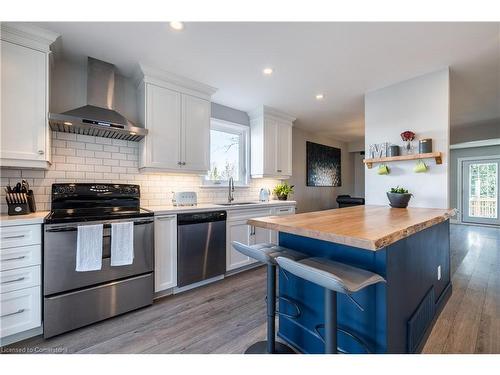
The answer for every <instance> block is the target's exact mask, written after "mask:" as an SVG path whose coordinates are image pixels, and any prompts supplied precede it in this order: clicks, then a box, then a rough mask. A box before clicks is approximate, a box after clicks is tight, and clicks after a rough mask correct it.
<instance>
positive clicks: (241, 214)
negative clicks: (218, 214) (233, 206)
mask: <svg viewBox="0 0 500 375" xmlns="http://www.w3.org/2000/svg"><path fill="white" fill-rule="evenodd" d="M270 215H272V211H271V209H270V208H267V209H256V210H252V209H245V210H235V211H228V213H227V220H228V221H235V220H248V219H253V218H256V217H263V216H270Z"/></svg>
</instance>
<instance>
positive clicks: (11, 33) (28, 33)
mask: <svg viewBox="0 0 500 375" xmlns="http://www.w3.org/2000/svg"><path fill="white" fill-rule="evenodd" d="M0 31H1V34H0V35H1V39H2V40H5V41H7V42H11V43H14V44H19V45H22V46H24V47H28V48H32V49H36V50H38V51H41V52H45V53H48V52H50V45H51V44H52V43H54V42H55V41H56V39H57V38H59V34H57V33H54V32H52V31H50V30H46V29H42V28H40V27H36V26H32V25H25V24H21V23H5V22H2V23H1V24H0Z"/></svg>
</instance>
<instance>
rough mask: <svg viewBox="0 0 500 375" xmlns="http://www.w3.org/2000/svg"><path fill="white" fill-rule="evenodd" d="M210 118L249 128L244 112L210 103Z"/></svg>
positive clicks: (248, 121)
mask: <svg viewBox="0 0 500 375" xmlns="http://www.w3.org/2000/svg"><path fill="white" fill-rule="evenodd" d="M212 117H213V118H216V119H219V120H224V121H229V122H235V123H237V124H242V125H247V126H250V119H249V118H248V114H247V113H246V112H243V111H239V110H237V109H234V108H231V107H226V106H225V105H222V104H217V103H212Z"/></svg>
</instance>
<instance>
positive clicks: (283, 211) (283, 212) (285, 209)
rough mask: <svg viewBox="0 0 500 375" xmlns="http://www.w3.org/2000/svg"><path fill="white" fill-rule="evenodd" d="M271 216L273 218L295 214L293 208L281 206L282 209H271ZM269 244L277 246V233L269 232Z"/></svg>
mask: <svg viewBox="0 0 500 375" xmlns="http://www.w3.org/2000/svg"><path fill="white" fill-rule="evenodd" d="M272 212H273V213H272V215H274V216H283V215H293V214H295V206H283V207H274V208H273V209H272ZM271 242H272V243H275V244H276V245H278V243H279V239H278V232H276V231H274V230H273V231H271Z"/></svg>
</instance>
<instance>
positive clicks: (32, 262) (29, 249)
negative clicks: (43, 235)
mask: <svg viewBox="0 0 500 375" xmlns="http://www.w3.org/2000/svg"><path fill="white" fill-rule="evenodd" d="M41 247H42V246H41V245H32V246H23V247H12V248H9V249H2V250H0V271H7V270H13V269H16V268H21V267H30V266H37V265H39V264H40V263H41V262H40V260H41Z"/></svg>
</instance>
